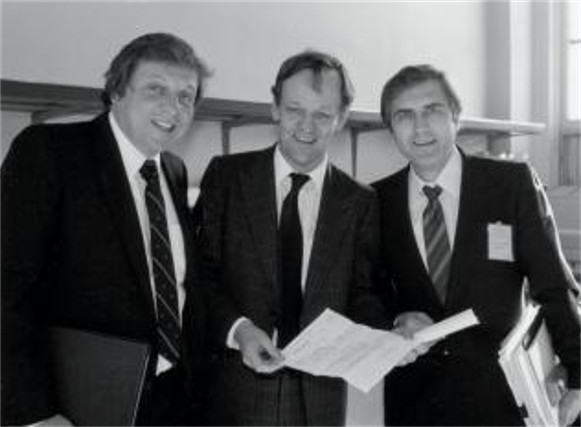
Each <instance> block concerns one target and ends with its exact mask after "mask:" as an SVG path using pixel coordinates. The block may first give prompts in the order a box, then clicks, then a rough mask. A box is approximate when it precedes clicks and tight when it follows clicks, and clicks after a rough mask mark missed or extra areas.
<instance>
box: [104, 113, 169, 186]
mask: <svg viewBox="0 0 581 427" xmlns="http://www.w3.org/2000/svg"><path fill="white" fill-rule="evenodd" d="M109 124H110V125H111V129H112V130H113V135H114V136H115V140H116V141H117V146H118V147H119V151H120V152H121V159H122V160H123V165H124V166H125V171H126V172H127V176H129V177H133V176H135V175H137V174H139V169H141V166H143V163H144V162H145V161H146V160H147V159H148V157H146V156H145V155H144V154H143V153H142V152H141V151H139V150H138V149H137V148H136V147H135V145H133V144H132V143H131V142H130V141H129V138H127V136H126V135H125V133H124V132H123V130H122V129H121V127H120V126H119V123H117V120H116V119H115V116H114V115H113V113H112V112H110V113H109ZM160 158H161V156H160V154H159V153H158V154H156V155H155V156H153V157H152V158H151V160H153V161H155V164H156V165H157V168H158V170H159V166H160ZM139 176H141V175H139Z"/></svg>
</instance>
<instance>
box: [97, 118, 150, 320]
mask: <svg viewBox="0 0 581 427" xmlns="http://www.w3.org/2000/svg"><path fill="white" fill-rule="evenodd" d="M94 123H95V124H96V125H97V128H98V131H97V132H95V134H94V135H95V136H94V138H95V141H93V144H92V145H93V147H94V150H95V157H96V159H97V168H98V170H99V180H100V185H101V188H102V191H103V198H104V200H105V202H106V205H107V207H108V210H109V213H110V215H111V217H112V218H113V221H114V223H115V224H116V226H117V230H118V232H119V235H120V236H121V239H122V241H123V245H124V247H125V250H126V254H127V257H128V259H129V261H130V263H131V265H132V267H133V269H134V271H135V275H136V277H137V281H138V283H139V288H140V290H141V291H142V293H143V295H144V296H145V298H146V301H147V304H148V305H149V307H150V310H151V313H152V314H154V313H155V310H154V306H153V296H152V292H151V285H150V281H149V269H148V266H147V259H146V256H145V248H144V245H143V236H142V234H141V227H140V225H139V219H138V216H137V211H136V209H135V202H134V200H133V195H132V193H131V188H130V185H129V181H128V179H127V175H126V173H125V168H124V166H123V161H122V159H121V154H120V152H119V148H118V146H117V143H116V141H115V137H114V136H113V131H112V130H111V127H110V125H109V122H108V117H107V115H106V114H104V115H102V116H100V117H99V118H97V119H96V120H95V122H94Z"/></svg>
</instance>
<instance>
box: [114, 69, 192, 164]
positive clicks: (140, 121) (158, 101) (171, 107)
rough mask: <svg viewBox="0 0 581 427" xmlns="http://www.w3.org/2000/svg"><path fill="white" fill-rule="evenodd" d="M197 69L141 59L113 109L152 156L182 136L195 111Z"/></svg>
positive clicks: (131, 136) (126, 130)
mask: <svg viewBox="0 0 581 427" xmlns="http://www.w3.org/2000/svg"><path fill="white" fill-rule="evenodd" d="M197 91H198V76H197V74H196V72H195V71H193V70H190V69H187V68H183V67H180V66H175V65H171V64H167V63H163V62H152V61H143V62H140V63H139V64H138V65H137V67H136V69H135V71H134V73H133V75H132V76H131V78H130V79H129V82H128V84H127V87H126V89H125V93H124V94H121V95H114V96H113V97H112V106H111V110H112V111H113V114H114V115H115V118H116V120H117V122H118V123H119V126H120V127H121V129H122V130H123V132H124V133H125V135H126V136H127V137H128V138H129V140H130V141H131V143H132V144H133V145H135V147H137V149H138V150H139V151H141V152H142V153H143V154H145V155H146V156H148V157H150V156H153V155H155V154H157V153H159V152H160V151H162V150H163V149H164V148H167V146H168V145H169V144H171V143H172V142H174V141H175V140H177V139H178V138H180V137H181V136H183V135H184V133H185V132H186V131H187V130H188V128H189V127H190V125H191V123H192V120H193V117H194V111H195V99H196V93H197Z"/></svg>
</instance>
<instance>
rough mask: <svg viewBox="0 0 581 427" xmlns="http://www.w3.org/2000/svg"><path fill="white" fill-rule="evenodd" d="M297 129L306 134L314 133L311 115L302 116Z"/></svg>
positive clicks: (313, 122)
mask: <svg viewBox="0 0 581 427" xmlns="http://www.w3.org/2000/svg"><path fill="white" fill-rule="evenodd" d="M299 131H300V132H301V133H306V134H314V133H315V121H314V119H313V118H312V117H311V116H308V115H306V116H304V117H302V118H301V120H300V121H299Z"/></svg>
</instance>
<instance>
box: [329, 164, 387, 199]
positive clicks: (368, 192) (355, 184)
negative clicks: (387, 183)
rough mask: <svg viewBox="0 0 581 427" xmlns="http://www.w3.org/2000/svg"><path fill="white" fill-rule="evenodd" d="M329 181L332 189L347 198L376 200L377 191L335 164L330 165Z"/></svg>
mask: <svg viewBox="0 0 581 427" xmlns="http://www.w3.org/2000/svg"><path fill="white" fill-rule="evenodd" d="M327 179H329V181H330V184H331V185H330V187H331V189H335V190H332V191H335V192H337V193H340V194H343V195H344V196H346V197H356V198H357V199H360V200H361V201H370V200H375V199H376V194H375V190H374V189H373V188H372V187H371V186H370V185H367V184H364V183H362V182H360V181H357V180H356V179H355V178H353V177H351V176H350V175H349V174H347V173H346V172H345V171H343V170H341V169H339V168H338V167H337V166H335V165H333V164H331V163H330V164H329V168H328V171H327Z"/></svg>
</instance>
